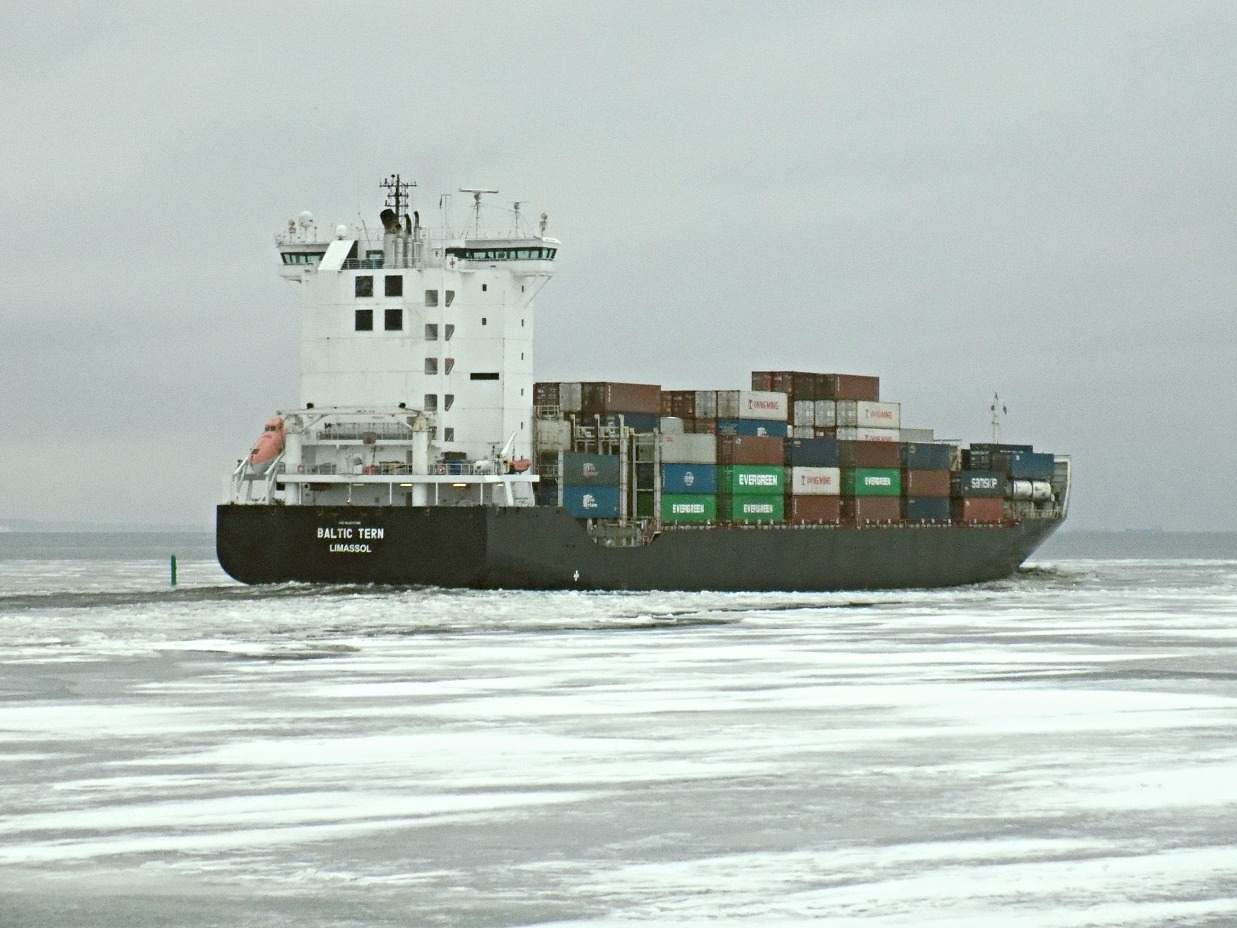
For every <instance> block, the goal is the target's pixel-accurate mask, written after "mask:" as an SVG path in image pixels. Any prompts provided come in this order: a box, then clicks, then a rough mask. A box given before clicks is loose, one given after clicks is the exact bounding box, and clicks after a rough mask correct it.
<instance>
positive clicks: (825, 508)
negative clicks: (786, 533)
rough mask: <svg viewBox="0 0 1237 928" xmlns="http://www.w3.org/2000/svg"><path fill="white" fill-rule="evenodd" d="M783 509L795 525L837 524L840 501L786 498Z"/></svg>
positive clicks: (788, 519) (804, 497) (828, 497)
mask: <svg viewBox="0 0 1237 928" xmlns="http://www.w3.org/2000/svg"><path fill="white" fill-rule="evenodd" d="M785 508H786V521H788V522H794V523H795V524H797V525H805V524H810V523H815V522H837V521H838V519H839V517H840V516H841V500H840V499H839V498H838V497H836V496H788V497H786V501H785ZM946 517H948V512H947V513H946Z"/></svg>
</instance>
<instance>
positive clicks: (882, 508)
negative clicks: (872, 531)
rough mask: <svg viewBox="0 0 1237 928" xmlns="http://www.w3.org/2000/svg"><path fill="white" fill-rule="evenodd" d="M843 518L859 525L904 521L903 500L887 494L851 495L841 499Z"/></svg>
mask: <svg viewBox="0 0 1237 928" xmlns="http://www.w3.org/2000/svg"><path fill="white" fill-rule="evenodd" d="M841 509H842V519H843V520H844V521H846V522H854V523H856V524H857V525H883V524H887V523H896V522H901V521H902V500H901V499H898V498H896V497H886V496H851V497H845V498H843V499H842V501H841Z"/></svg>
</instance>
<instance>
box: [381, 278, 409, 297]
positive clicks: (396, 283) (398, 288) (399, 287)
mask: <svg viewBox="0 0 1237 928" xmlns="http://www.w3.org/2000/svg"><path fill="white" fill-rule="evenodd" d="M383 292H384V293H385V294H386V295H387V296H403V295H404V278H403V275H401V274H388V275H387V279H386V288H385V290H384V291H383Z"/></svg>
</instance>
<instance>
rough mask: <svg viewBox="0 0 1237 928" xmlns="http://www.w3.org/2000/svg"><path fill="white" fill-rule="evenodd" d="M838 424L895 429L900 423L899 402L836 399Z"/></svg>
mask: <svg viewBox="0 0 1237 928" xmlns="http://www.w3.org/2000/svg"><path fill="white" fill-rule="evenodd" d="M835 415H836V418H837V424H838V426H839V427H840V426H846V425H850V426H857V427H859V428H873V429H896V428H899V427H901V425H902V404H901V403H873V402H870V401H868V400H838V401H837V405H836V407H835Z"/></svg>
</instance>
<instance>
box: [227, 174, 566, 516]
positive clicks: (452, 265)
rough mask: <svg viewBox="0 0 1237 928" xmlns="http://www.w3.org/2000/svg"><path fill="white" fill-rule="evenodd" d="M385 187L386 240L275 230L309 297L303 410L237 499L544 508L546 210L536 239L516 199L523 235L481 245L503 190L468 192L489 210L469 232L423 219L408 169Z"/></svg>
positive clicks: (241, 474) (296, 224)
mask: <svg viewBox="0 0 1237 928" xmlns="http://www.w3.org/2000/svg"><path fill="white" fill-rule="evenodd" d="M382 186H383V187H385V188H386V189H387V191H388V196H387V203H386V208H385V209H384V210H383V211H382V213H381V217H380V218H381V224H382V231H381V232H377V231H376V230H375V231H374V232H370V231H369V230H368V228H367V227H366V226H365V225H364V224H361V225H354V226H350V225H340V226H336V227H335V229H334V231H333V233H332V234H331V235H329V236H327V235H321V234H319V232H318V229H317V226H316V225H315V223H314V221H313V218H312V216H311V215H310V214H308V213H302V214H301V215H300V216H299V217H298V218H297V219H295V220H290V221H289V223H288V229H287V231H286V232H284V233H282V234H280V235H278V236H277V237H276V245H277V247H278V250H279V254H280V258H281V274H282V275H283V277H284V278H285V279H287V280H290V281H292V282H294V283H295V284H296V285H297V289H298V290H299V296H300V303H301V307H300V313H301V407H300V408H299V409H296V410H290V411H287V412H281V413H280V414H279V417H278V419H279V422H280V425H279V426H278V429H279V430H280V432H281V436H282V439H283V440H282V441H279V442H278V444H279V446H280V447H279V454H278V456H277V457H273V458H267V459H266V460H259V458H260V457H262V456H260V455H258V454H257V449H255V452H254V453H253V454H251V455H250V456H249V457H248V458H246V459H245V460H244V461H242V462H240V464H239V466H238V467H237V470H236V472H235V473H234V474H233V478H232V481H231V488H230V493H229V495H230V497H231V499H232V500H233V501H234V502H253V503H270V502H277V503H278V502H282V503H287V504H294V505H295V504H316V505H336V504H344V505H346V504H352V503H357V504H360V503H364V504H367V505H375V504H380V505H434V504H438V505H455V504H460V503H469V502H473V503H487V504H490V503H492V504H497V505H531V504H532V501H533V494H532V483H533V482H535V480H536V478H535V477H533V476H531V475H530V474H529V473H528V472H527V465H528V462H530V461H531V460H532V458H533V444H534V431H533V429H534V423H533V419H532V412H533V334H534V313H533V300H534V298H535V297H536V295H537V293H538V292H539V291H540V289H541V288H542V287H543V286H544V285H545V283H546V282H547V281H548V280H549V278H550V276H551V274H552V273H553V261H554V259H555V257H556V255H557V251H558V247H559V243H558V242H557V241H556V240H554V239H551V238H547V237H546V236H545V226H546V217H545V214H542V216H541V222H540V228H539V234H537V235H531V234H527V233H525V232H523V230H521V229H520V227H519V225H520V224H519V204H516V206H515V209H514V211H513V215H514V222H512V227H513V232H512V234H511V235H509V236H507V237H486V236H483V235H482V234H481V225H482V223H481V197H482V194H483V193H497V191H480V190H474V189H468V190H465V191H463V192H467V193H470V194H472V195H473V200H474V205H475V210H476V211H475V215H474V219H473V221H472V222H470V223H469V226H470V231H472V232H473V235H472V236H471V237H469V236H467V235H453V234H451V232H450V231H449V230H447V229H441V230H436V231H431V230H430V229H429V228H427V227H426V226H423V225H422V224H421V221H420V216H419V214H418V212H416V211H414V210H412V209H411V208H410V203H409V200H408V191H409V188H410V187H411V186H413V185H411V184H408V183H406V182H404V181H402V180H401V179H400V177H399V176H398V175H393V176H392V177H391V178H389V179H387V180H386V181H383V183H382ZM274 421H275V420H272V422H274ZM269 430H271V427H270V424H268V431H269ZM354 433H355V434H354ZM344 435H347V436H350V437H346V438H345V437H341V436H344ZM354 442H355V443H356V444H355V445H354V444H352V443H354ZM354 477H355V478H358V479H356V480H352V479H351V478H354ZM450 478H456V479H450ZM487 491H488V493H487Z"/></svg>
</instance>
